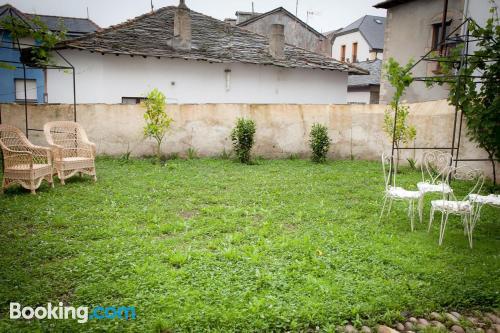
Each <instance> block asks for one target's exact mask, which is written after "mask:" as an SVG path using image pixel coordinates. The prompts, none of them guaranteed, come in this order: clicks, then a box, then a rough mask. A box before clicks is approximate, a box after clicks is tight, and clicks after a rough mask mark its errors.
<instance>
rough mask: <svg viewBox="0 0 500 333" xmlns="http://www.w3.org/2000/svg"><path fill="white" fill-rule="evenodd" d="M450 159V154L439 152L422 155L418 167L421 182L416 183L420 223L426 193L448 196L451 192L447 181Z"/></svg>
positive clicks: (434, 151)
mask: <svg viewBox="0 0 500 333" xmlns="http://www.w3.org/2000/svg"><path fill="white" fill-rule="evenodd" d="M452 159H453V157H452V156H451V154H449V153H445V152H442V151H439V150H431V151H427V152H425V153H424V154H423V156H422V163H421V165H420V169H421V171H422V181H421V182H418V183H417V188H418V190H419V191H420V192H421V193H422V196H421V197H420V202H419V211H418V214H419V217H420V221H422V214H423V208H424V202H423V201H424V197H425V194H426V193H444V194H449V193H451V192H452V191H453V190H452V189H451V187H450V185H449V184H448V179H447V176H448V170H449V169H450V166H451V161H452ZM445 176H446V177H445Z"/></svg>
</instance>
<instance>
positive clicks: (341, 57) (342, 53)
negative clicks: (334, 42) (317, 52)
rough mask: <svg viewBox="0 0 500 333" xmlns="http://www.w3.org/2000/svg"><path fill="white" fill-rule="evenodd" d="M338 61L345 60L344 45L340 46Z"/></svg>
mask: <svg viewBox="0 0 500 333" xmlns="http://www.w3.org/2000/svg"><path fill="white" fill-rule="evenodd" d="M340 61H345V45H342V46H341V47H340Z"/></svg>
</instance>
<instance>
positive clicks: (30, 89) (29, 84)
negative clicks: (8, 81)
mask: <svg viewBox="0 0 500 333" xmlns="http://www.w3.org/2000/svg"><path fill="white" fill-rule="evenodd" d="M14 82H15V88H16V101H24V80H23V79H15V80H14ZM26 100H28V101H30V102H36V101H37V91H36V80H26Z"/></svg>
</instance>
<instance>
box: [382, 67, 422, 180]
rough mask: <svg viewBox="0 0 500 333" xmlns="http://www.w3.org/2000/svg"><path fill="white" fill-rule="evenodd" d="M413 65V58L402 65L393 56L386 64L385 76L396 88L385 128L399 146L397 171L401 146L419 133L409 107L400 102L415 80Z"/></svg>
mask: <svg viewBox="0 0 500 333" xmlns="http://www.w3.org/2000/svg"><path fill="white" fill-rule="evenodd" d="M412 66H413V60H410V61H409V62H408V63H407V64H406V65H405V66H401V65H400V64H399V63H398V62H397V61H396V60H394V59H393V58H389V60H388V61H387V63H386V64H385V65H384V70H385V77H386V79H387V80H388V81H389V83H390V84H391V85H392V86H393V87H394V89H395V91H394V95H393V97H392V100H391V103H390V104H389V109H387V110H386V111H385V114H384V125H383V129H384V131H385V133H386V134H387V136H388V137H389V138H390V139H391V140H394V145H395V146H396V148H397V149H396V156H397V157H396V167H395V170H396V171H397V170H398V167H399V148H400V147H401V146H402V145H403V144H407V143H408V142H410V141H411V140H413V139H415V136H416V135H417V130H416V129H415V127H414V126H411V125H409V124H408V115H409V107H408V106H406V105H401V104H400V100H401V97H402V96H403V94H404V92H405V90H406V88H408V87H409V86H410V84H411V83H412V82H413V78H412V76H411V73H410V69H411V67H412ZM396 112H397V116H396V122H395V123H394V114H395V113H396Z"/></svg>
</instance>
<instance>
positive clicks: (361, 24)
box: [327, 15, 385, 104]
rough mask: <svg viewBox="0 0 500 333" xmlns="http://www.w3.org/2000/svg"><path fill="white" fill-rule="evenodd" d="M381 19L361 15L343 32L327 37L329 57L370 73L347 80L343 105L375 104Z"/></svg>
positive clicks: (377, 99) (382, 27)
mask: <svg viewBox="0 0 500 333" xmlns="http://www.w3.org/2000/svg"><path fill="white" fill-rule="evenodd" d="M384 26H385V17H381V16H372V15H365V16H363V17H361V18H360V19H358V20H356V21H354V22H353V23H351V24H349V25H348V26H347V27H345V28H341V29H337V30H334V31H332V32H330V33H328V34H327V36H328V37H329V38H330V39H331V40H332V56H333V58H335V59H338V60H340V61H345V62H352V63H356V66H357V67H360V68H363V69H365V70H367V71H369V72H370V75H368V76H363V77H361V76H359V75H354V76H349V84H348V89H347V92H348V94H347V103H351V104H377V103H378V102H379V92H380V72H381V66H382V61H381V59H382V58H383V51H384Z"/></svg>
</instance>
